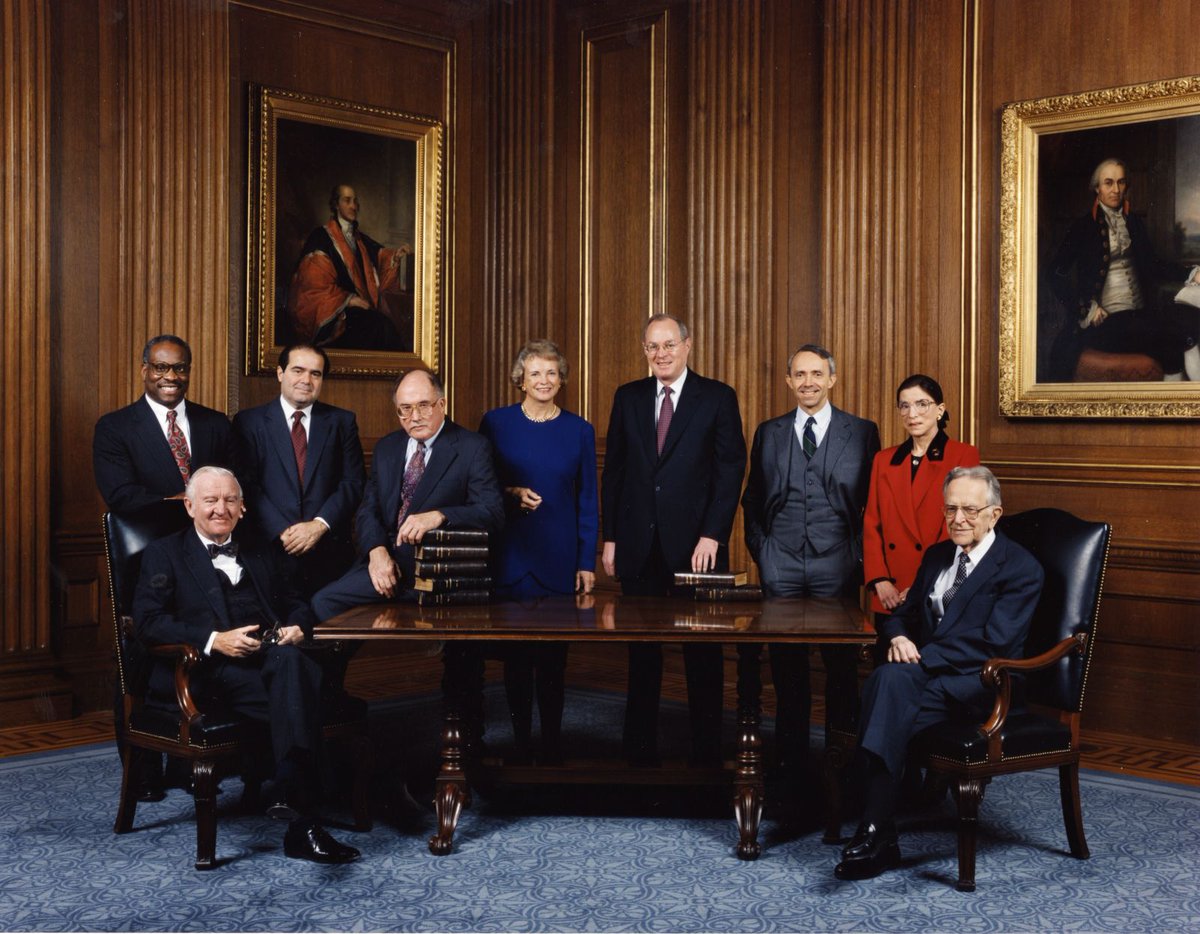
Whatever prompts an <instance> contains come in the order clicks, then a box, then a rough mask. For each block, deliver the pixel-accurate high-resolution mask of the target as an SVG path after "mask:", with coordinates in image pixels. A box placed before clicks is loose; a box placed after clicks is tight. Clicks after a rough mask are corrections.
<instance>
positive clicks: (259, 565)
mask: <svg viewBox="0 0 1200 934" xmlns="http://www.w3.org/2000/svg"><path fill="white" fill-rule="evenodd" d="M280 414H282V413H280ZM238 563H239V564H240V565H241V566H242V572H243V573H244V574H245V575H246V577H247V578H249V580H250V583H251V585H252V586H253V587H254V592H255V593H257V594H258V602H259V604H260V605H261V607H262V610H263V612H264V613H265V614H266V617H267V621H268V622H270V623H271V624H272V625H275V624H278V622H279V617H278V616H277V615H276V613H275V607H274V605H273V604H272V602H271V590H270V587H268V586H267V584H268V582H269V581H270V579H271V576H270V574H269V573H268V571H267V569H266V566H265V565H264V564H263V562H262V559H261V558H260V557H259V556H258V555H256V554H254V553H253V552H250V553H248V554H244V555H239V557H238ZM217 573H220V572H219V571H218V572H217Z"/></svg>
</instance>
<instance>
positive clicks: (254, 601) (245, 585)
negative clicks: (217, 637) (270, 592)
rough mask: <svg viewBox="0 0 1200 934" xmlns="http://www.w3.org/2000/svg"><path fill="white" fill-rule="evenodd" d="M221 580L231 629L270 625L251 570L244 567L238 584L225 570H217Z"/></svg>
mask: <svg viewBox="0 0 1200 934" xmlns="http://www.w3.org/2000/svg"><path fill="white" fill-rule="evenodd" d="M217 578H218V579H219V580H220V581H221V592H222V593H223V594H224V595H225V607H226V609H227V610H228V611H229V623H230V627H229V628H230V629H239V628H241V627H242V626H270V625H271V623H270V620H269V619H268V618H267V614H266V613H265V612H264V611H263V606H262V603H261V602H260V601H259V598H258V590H257V589H256V588H255V586H254V583H253V581H251V580H250V572H249V571H247V570H246V569H245V568H244V567H243V568H242V576H241V578H240V579H239V580H238V582H237V584H236V585H235V584H233V583H232V582H231V581H230V580H229V575H227V574H226V573H225V572H224V571H217Z"/></svg>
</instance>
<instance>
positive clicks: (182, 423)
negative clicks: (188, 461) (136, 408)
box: [146, 395, 192, 455]
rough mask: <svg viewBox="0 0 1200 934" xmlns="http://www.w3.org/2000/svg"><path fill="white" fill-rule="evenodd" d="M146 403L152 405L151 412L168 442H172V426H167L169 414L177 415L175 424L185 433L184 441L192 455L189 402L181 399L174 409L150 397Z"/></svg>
mask: <svg viewBox="0 0 1200 934" xmlns="http://www.w3.org/2000/svg"><path fill="white" fill-rule="evenodd" d="M146 402H147V403H149V405H150V411H152V412H153V413H154V417H155V418H156V419H157V420H158V427H159V428H160V429H161V430H162V433H163V437H164V438H166V439H167V441H168V442H170V440H171V426H170V425H168V424H167V413H168V412H174V413H175V424H176V425H178V426H179V430H180V431H182V432H183V440H184V441H186V442H187V447H188V454H189V455H190V454H191V453H192V428H191V425H189V424H188V417H187V400H186V399H180V400H179V405H177V406H175V408H174V409H168V408H167V407H166V406H165V405H163V404H162V403H161V402H155V401H154V400H153V399H151V398H150V396H148V395H147V396H146Z"/></svg>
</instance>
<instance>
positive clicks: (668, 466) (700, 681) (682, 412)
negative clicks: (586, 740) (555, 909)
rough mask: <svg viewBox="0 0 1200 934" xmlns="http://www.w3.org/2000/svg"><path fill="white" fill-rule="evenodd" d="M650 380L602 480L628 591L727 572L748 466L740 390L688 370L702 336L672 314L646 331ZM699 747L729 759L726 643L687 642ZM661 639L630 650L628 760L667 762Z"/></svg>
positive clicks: (608, 548) (609, 554)
mask: <svg viewBox="0 0 1200 934" xmlns="http://www.w3.org/2000/svg"><path fill="white" fill-rule="evenodd" d="M642 349H643V350H644V352H645V354H646V360H647V362H648V363H649V364H650V370H651V372H652V373H653V375H652V376H649V377H646V378H645V379H640V380H635V381H634V382H632V383H626V384H625V385H624V386H621V387H620V388H618V389H617V392H616V395H615V396H614V397H613V407H612V415H611V416H610V417H609V422H608V437H607V442H606V448H605V454H604V473H603V476H602V478H601V496H602V503H603V506H602V510H601V511H602V514H603V523H604V547H603V552H602V555H601V560H602V563H603V565H604V570H605V571H606V572H607V573H608V574H609V575H610V576H612V577H616V578H619V579H620V581H621V592H622V593H625V594H630V595H635V596H656V595H663V594H666V593H668V592H670V591H671V589H672V583H673V579H674V575H675V573H676V572H678V571H714V570H728V567H729V553H728V542H729V533H730V531H731V530H732V527H733V516H734V513H735V512H736V511H737V497H738V491H739V490H740V489H741V484H742V474H743V472H744V471H745V468H746V442H745V439H744V438H743V437H742V416H741V413H740V412H739V411H738V402H737V395H736V393H734V391H733V389H732V388H731V387H729V386H726V385H725V384H724V383H720V382H717V381H716V380H713V379H706V378H705V377H703V376H701V375H700V374H699V373H695V372H693V371H691V370H689V369H688V366H687V360H688V354H689V353H690V352H691V349H692V339H691V336H690V335H689V334H688V330H687V326H686V325H685V324H684V323H683V322H681V321H680V320H679V319H678V318H674V317H672V316H671V315H654V316H653V317H651V318H650V319H649V320H648V321H647V323H646V326H645V328H644V329H643V330H642ZM684 662H685V664H686V666H687V680H688V706H689V709H690V714H691V727H692V754H693V757H694V758H695V759H696V760H698V761H700V762H702V763H705V764H712V763H715V762H719V761H720V758H721V732H720V727H721V703H722V685H723V683H724V677H723V676H724V670H723V662H722V654H721V647H720V646H719V645H685V646H684ZM661 683H662V646H661V645H658V644H656V643H642V642H638V643H631V644H630V646H629V699H628V702H627V704H626V708H625V755H626V757H627V758H628V759H630V760H631V761H633V762H635V763H641V764H651V763H653V762H655V761H656V760H657V758H658V737H657V732H658V704H659V693H660V688H661Z"/></svg>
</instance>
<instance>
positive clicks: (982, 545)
mask: <svg viewBox="0 0 1200 934" xmlns="http://www.w3.org/2000/svg"><path fill="white" fill-rule="evenodd" d="M995 540H996V530H995V529H992V530H991V531H989V532H988V533H987V535H985V536H983V538H982V539H981V540H980V542H979V544H978V545H976V546H975V547H974V548H972V549H971V550H970V551H968V552H967V574H966V577H964V578H963V580H964V581H965V580H966V578H967V577H970V576H971V575H972V574H973V573H974V572H975V569H976V568H977V567H979V562H980V561H982V560H983V556H984V555H986V554H987V553H988V549H989V548H991V547H992V543H993V542H994V541H995ZM962 553H963V550H962V546H961V545H960V546H959V547H957V548H955V549H954V560H953V561H951V562H950V566H949V567H948V568H946V569H945V570H944V571H942V573H941V574H939V575H938V576H937V580H935V581H934V582H933V593H932V594H931V595H930V599H931V600H932V602H933V617H934V619H936V620H939V621H940V620H941V618H942V616H943V615H945V612H946V610H945V607H944V606H943V605H942V597H943V595H944V594H945V593H946V591H947V590H949V589H950V585H951V584H953V583H954V578H955V577H957V576H958V556H959V555H961V554H962Z"/></svg>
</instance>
